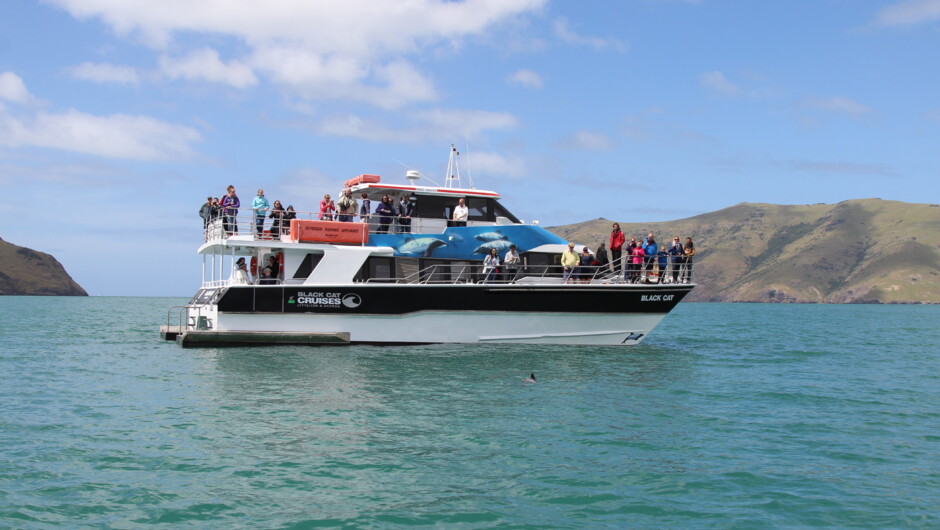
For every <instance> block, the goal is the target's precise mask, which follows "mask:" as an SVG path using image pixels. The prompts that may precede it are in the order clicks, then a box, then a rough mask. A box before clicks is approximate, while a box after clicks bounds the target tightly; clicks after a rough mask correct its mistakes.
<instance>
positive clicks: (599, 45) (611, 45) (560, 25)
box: [554, 17, 627, 53]
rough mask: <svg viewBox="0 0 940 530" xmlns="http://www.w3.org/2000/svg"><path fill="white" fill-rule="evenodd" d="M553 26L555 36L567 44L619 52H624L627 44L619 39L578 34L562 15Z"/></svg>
mask: <svg viewBox="0 0 940 530" xmlns="http://www.w3.org/2000/svg"><path fill="white" fill-rule="evenodd" d="M554 28H555V36H557V37H558V38H559V39H561V40H562V41H564V42H566V43H568V44H577V45H582V46H589V47H591V48H594V49H595V50H606V49H611V50H614V51H616V52H620V53H625V52H626V51H627V45H626V44H625V43H624V42H623V41H620V40H619V39H613V38H611V39H604V38H600V37H590V36H586V35H580V34H578V33H577V32H575V31H574V30H573V29H571V27H570V26H569V24H568V19H566V18H563V17H562V18H559V19H557V20H556V21H555V26H554Z"/></svg>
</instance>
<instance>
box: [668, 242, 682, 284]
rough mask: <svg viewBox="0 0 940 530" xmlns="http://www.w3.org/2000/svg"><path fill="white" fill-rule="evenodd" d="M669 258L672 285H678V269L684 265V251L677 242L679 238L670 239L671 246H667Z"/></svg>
mask: <svg viewBox="0 0 940 530" xmlns="http://www.w3.org/2000/svg"><path fill="white" fill-rule="evenodd" d="M669 256H670V261H671V262H672V283H679V269H681V268H682V265H684V264H685V249H684V248H683V247H682V243H681V242H680V241H679V236H675V237H673V238H672V245H670V246H669Z"/></svg>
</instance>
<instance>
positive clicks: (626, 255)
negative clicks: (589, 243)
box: [561, 223, 695, 283]
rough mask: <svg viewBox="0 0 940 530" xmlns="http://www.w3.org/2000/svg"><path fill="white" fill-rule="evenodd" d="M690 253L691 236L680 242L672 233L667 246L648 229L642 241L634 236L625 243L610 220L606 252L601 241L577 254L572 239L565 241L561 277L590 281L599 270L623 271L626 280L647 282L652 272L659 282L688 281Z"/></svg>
mask: <svg viewBox="0 0 940 530" xmlns="http://www.w3.org/2000/svg"><path fill="white" fill-rule="evenodd" d="M693 256H695V244H694V243H692V238H691V237H687V238H685V243H684V244H683V243H682V241H681V240H680V238H679V236H674V237H673V238H672V243H671V244H669V245H668V246H667V245H660V244H658V243H657V242H656V238H655V237H654V236H653V234H652V233H650V234H649V235H648V236H646V239H645V240H644V241H643V242H642V243H639V242H637V240H636V237H635V236H631V237H630V242H629V243H627V242H626V236H625V235H624V233H623V231H621V230H620V225H619V224H617V223H614V224H613V230H611V232H610V256H609V257H608V255H607V248H606V247H605V243H601V245H600V247H598V248H597V251H596V252H595V253H594V254H592V253H591V251H590V249H589V248H588V247H584V248H583V249H581V253H580V254H579V253H578V252H577V251H576V250H575V248H574V243H568V250H565V251H564V252H562V255H561V266H562V277H563V278H564V281H565V283H568V282H574V283H579V282H587V283H590V281H591V279H593V278H594V277H595V276H598V275H600V274H606V273H608V272H611V273H613V274H615V275H619V274H620V273H621V271H623V277H624V280H625V281H627V282H629V283H640V282H642V283H651V281H652V278H653V277H654V276H657V277H658V278H659V283H691V282H692V257H693ZM624 265H625V266H624Z"/></svg>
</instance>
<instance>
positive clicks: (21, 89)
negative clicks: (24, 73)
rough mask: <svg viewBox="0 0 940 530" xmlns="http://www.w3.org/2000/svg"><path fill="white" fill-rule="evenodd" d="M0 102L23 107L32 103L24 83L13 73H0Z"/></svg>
mask: <svg viewBox="0 0 940 530" xmlns="http://www.w3.org/2000/svg"><path fill="white" fill-rule="evenodd" d="M0 100H6V101H10V102H12V103H19V104H22V105H25V104H27V103H31V102H32V101H33V97H32V96H30V95H29V90H27V89H26V83H24V82H23V80H22V79H21V78H20V76H18V75H16V74H14V73H13V72H3V73H0Z"/></svg>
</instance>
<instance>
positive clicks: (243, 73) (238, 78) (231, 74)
mask: <svg viewBox="0 0 940 530" xmlns="http://www.w3.org/2000/svg"><path fill="white" fill-rule="evenodd" d="M160 68H161V69H162V70H163V73H164V74H165V75H166V76H167V77H169V78H170V79H188V80H194V81H210V82H213V83H222V84H224V85H229V86H232V87H235V88H248V87H252V86H255V85H257V84H258V78H257V77H255V74H254V73H253V72H252V71H251V68H250V67H248V66H246V65H245V64H242V63H240V62H238V61H229V62H228V63H225V62H222V60H221V59H219V52H217V51H215V50H213V49H211V48H202V49H200V50H196V51H194V52H191V53H190V54H189V55H186V56H185V57H181V58H171V57H167V56H165V55H164V56H162V57H160Z"/></svg>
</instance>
